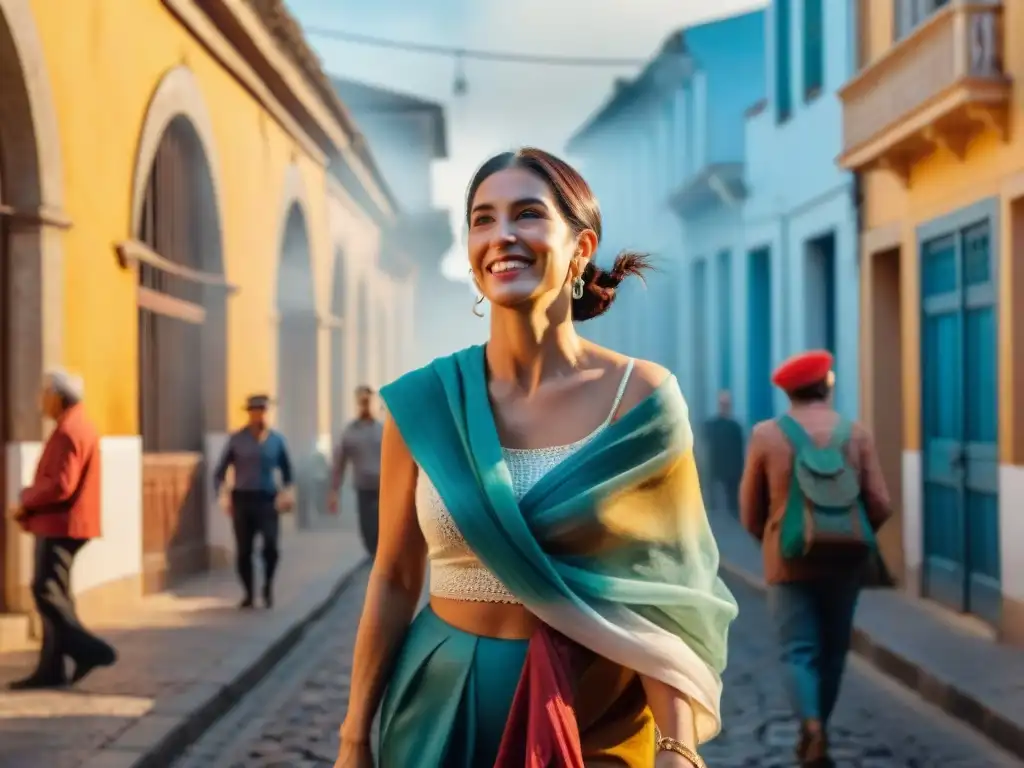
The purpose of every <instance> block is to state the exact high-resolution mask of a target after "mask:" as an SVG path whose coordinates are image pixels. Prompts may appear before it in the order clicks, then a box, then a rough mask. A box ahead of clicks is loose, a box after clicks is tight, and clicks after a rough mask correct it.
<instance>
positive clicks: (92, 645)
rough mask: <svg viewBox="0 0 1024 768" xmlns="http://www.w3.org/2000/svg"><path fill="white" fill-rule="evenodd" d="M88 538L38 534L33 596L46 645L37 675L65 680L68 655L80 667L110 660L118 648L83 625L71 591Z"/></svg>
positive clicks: (41, 655) (51, 679)
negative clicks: (73, 572)
mask: <svg viewBox="0 0 1024 768" xmlns="http://www.w3.org/2000/svg"><path fill="white" fill-rule="evenodd" d="M86 543H87V541H86V540H85V539H69V538H50V537H45V536H37V537H36V547H35V572H34V574H33V578H32V596H33V598H34V599H35V603H36V610H38V611H39V616H40V618H41V619H42V622H43V648H42V651H41V653H40V654H39V667H38V669H37V670H36V672H35V674H34V675H33V677H38V678H40V679H45V680H47V681H50V682H63V681H64V679H65V676H66V672H65V670H64V657H65V656H68V657H70V658H71V659H72V660H74V661H75V662H76V663H77V664H78V665H79V667H83V668H84V667H91V666H95V665H100V664H109V663H111V661H112V660H113V659H114V657H115V653H114V649H113V648H111V647H110V646H109V645H107V643H105V642H104V641H103V640H100V639H99V638H98V637H96V636H95V635H94V634H92V633H91V632H89V630H87V629H86V628H85V627H83V626H82V623H81V621H79V619H78V612H77V611H76V610H75V598H74V595H73V593H72V591H71V566H72V564H73V563H74V560H75V555H77V554H78V552H79V550H81V549H82V547H83V546H85V544H86Z"/></svg>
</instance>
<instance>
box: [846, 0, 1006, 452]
mask: <svg viewBox="0 0 1024 768" xmlns="http://www.w3.org/2000/svg"><path fill="white" fill-rule="evenodd" d="M867 1H868V2H871V0H867ZM872 8H873V9H874V6H872ZM1004 30H1005V35H1006V38H1005V43H1004V51H1005V60H1006V61H1005V65H1006V68H1007V70H1008V72H1009V74H1010V77H1011V78H1013V80H1014V81H1016V82H1021V80H1022V79H1024V3H1007V4H1006V6H1005V11H1004ZM862 35H865V37H864V38H863V40H862V45H863V46H864V48H863V50H865V51H866V52H867V57H868V61H874V60H877V58H878V57H879V56H880V55H881V54H882V53H884V51H885V49H886V48H887V47H888V45H889V44H890V41H891V40H892V18H891V13H878V12H873V13H872V14H871V15H870V16H869V17H868V25H867V28H866V29H864V30H862ZM1022 117H1024V89H1021V88H1019V87H1018V88H1015V89H1014V96H1013V104H1012V114H1011V130H1010V132H1009V135H1010V140H1009V141H1003V140H1001V139H1000V138H999V137H998V136H997V135H996V134H994V133H992V132H988V133H985V134H983V135H981V136H979V137H978V138H977V139H976V140H975V141H974V142H973V143H972V144H971V146H970V147H969V149H968V152H967V154H966V156H965V158H964V159H962V160H961V159H958V158H957V157H955V156H954V155H952V154H950V153H949V152H946V151H938V152H936V153H935V154H934V155H932V156H931V157H929V158H927V159H926V160H924V161H922V162H921V163H919V164H917V165H915V166H914V168H913V172H912V175H911V178H910V183H909V184H908V185H906V186H905V185H904V184H903V183H902V182H901V181H899V180H898V179H897V178H896V177H895V176H894V175H893V174H891V173H887V172H884V171H874V172H869V173H867V174H865V177H864V198H865V200H864V203H865V208H864V228H865V229H866V230H875V229H881V228H884V227H886V226H891V225H893V224H894V223H898V224H899V226H900V228H901V231H902V238H901V268H900V275H901V280H902V284H901V297H902V298H901V303H902V308H903V312H902V325H903V327H902V335H903V339H902V340H903V350H904V360H903V371H902V374H903V392H904V447H905V448H906V449H907V450H914V451H916V450H920V447H921V446H920V443H921V403H920V392H921V379H920V367H919V366H920V311H919V308H920V283H919V279H920V275H919V269H918V265H919V253H918V243H917V241H916V235H915V231H916V228H917V227H918V226H919V225H921V224H924V223H926V222H929V221H932V220H933V219H937V218H940V217H943V216H946V215H949V214H951V213H955V212H956V211H958V210H960V209H962V208H965V207H967V206H969V205H971V204H973V203H976V202H978V201H980V200H984V199H986V198H992V197H995V198H998V199H1000V216H999V233H998V238H999V254H998V270H999V274H1000V281H1001V283H1000V306H999V319H998V326H999V344H998V347H999V395H1000V408H999V440H1000V457H1001V460H1002V461H1004V462H1010V461H1012V459H1013V458H1014V457H1013V454H1014V452H1015V451H1014V448H1013V442H1014V429H1013V424H1014V421H1015V419H1014V417H1013V413H1014V408H1015V402H1014V400H1015V398H1014V397H1013V389H1014V361H1013V352H1012V350H1013V349H1014V348H1015V346H1017V347H1019V345H1020V341H1019V340H1018V341H1015V340H1014V339H1013V315H1014V308H1013V304H1014V301H1015V298H1014V295H1013V291H1012V290H1011V285H1012V282H1011V279H1010V278H1011V276H1012V274H1013V272H1012V264H1013V251H1014V248H1017V249H1020V248H1021V247H1022V245H1021V244H1020V243H1019V242H1014V240H1013V238H1012V237H1011V231H1012V219H1011V216H1010V202H1011V197H1013V196H1017V195H1019V194H1020V193H1021V191H1024V188H1022V187H1020V182H1019V181H1017V179H1019V178H1020V176H1019V175H1020V174H1021V173H1022V172H1024V135H1022V134H1021V131H1020V130H1014V127H1015V126H1017V125H1019V124H1020V122H1019V121H1020V120H1021V118H1022ZM1018 240H1019V238H1018ZM862 285H863V289H864V290H866V291H870V290H871V287H870V285H867V284H862ZM870 303H871V300H870V297H868V298H866V299H865V301H864V306H870ZM1018 386H1020V382H1018ZM1016 407H1018V408H1019V407H1020V406H1019V405H1018V406H1016Z"/></svg>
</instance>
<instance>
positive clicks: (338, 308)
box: [331, 250, 351, 442]
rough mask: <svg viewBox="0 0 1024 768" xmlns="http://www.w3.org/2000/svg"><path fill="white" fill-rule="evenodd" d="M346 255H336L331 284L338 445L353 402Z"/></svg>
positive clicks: (333, 434) (333, 396)
mask: <svg viewBox="0 0 1024 768" xmlns="http://www.w3.org/2000/svg"><path fill="white" fill-rule="evenodd" d="M345 270H346V268H345V255H344V254H343V253H342V252H341V251H340V250H338V251H336V252H335V254H334V277H333V279H332V281H331V315H332V316H333V317H334V322H335V323H336V325H335V326H334V327H333V328H332V329H331V440H332V442H333V441H337V440H338V438H339V437H340V435H341V431H342V430H343V429H344V428H345V422H346V418H345V416H346V413H347V411H348V404H349V402H350V401H351V396H350V393H349V389H350V386H349V379H350V378H351V377H350V376H348V375H346V374H347V373H348V372H347V371H346V366H347V365H348V355H347V352H348V343H347V340H348V334H349V325H348V315H347V310H348V306H347V305H348V296H347V291H348V277H347V274H346V271H345Z"/></svg>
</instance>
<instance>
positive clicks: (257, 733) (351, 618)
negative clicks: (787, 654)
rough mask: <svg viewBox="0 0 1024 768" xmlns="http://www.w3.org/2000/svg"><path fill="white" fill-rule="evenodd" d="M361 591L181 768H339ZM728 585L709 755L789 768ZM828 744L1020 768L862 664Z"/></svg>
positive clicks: (723, 766) (909, 760)
mask: <svg viewBox="0 0 1024 768" xmlns="http://www.w3.org/2000/svg"><path fill="white" fill-rule="evenodd" d="M365 583H366V582H365V574H364V575H363V577H362V578H361V579H359V580H356V581H354V582H353V584H352V586H351V587H350V589H349V590H348V592H347V593H345V594H344V595H343V596H342V598H341V599H340V600H339V602H338V603H337V605H336V606H335V607H334V608H333V609H332V610H331V611H330V612H329V613H328V614H326V615H325V617H324V619H323V620H322V621H321V622H320V624H319V625H318V626H317V627H316V628H315V629H313V630H312V631H311V632H310V633H309V634H308V635H307V637H306V638H305V639H304V640H303V642H302V643H301V644H300V645H299V646H298V647H296V649H295V650H294V651H293V652H292V653H291V654H290V655H289V656H288V657H287V658H286V659H285V660H284V661H283V662H282V663H281V665H280V666H279V667H278V668H277V669H276V670H275V671H274V672H273V673H271V674H270V675H269V676H268V677H267V678H266V679H265V680H264V682H263V683H262V684H261V685H260V687H258V688H257V689H256V690H255V691H253V693H252V694H250V695H249V696H248V697H247V698H246V699H245V700H244V701H243V702H241V703H240V704H239V705H238V706H237V707H236V708H235V709H234V710H233V711H232V712H231V713H229V714H228V715H227V716H226V717H225V718H224V719H223V720H221V721H220V722H219V723H218V724H217V725H216V726H214V727H213V728H212V729H211V730H210V731H208V732H207V734H206V736H204V738H203V739H202V740H201V741H199V742H198V743H197V744H195V745H194V746H193V747H192V749H191V751H190V752H189V753H188V754H187V755H185V756H184V757H183V758H182V759H181V760H179V761H178V763H177V764H176V765H175V768H313V767H314V766H317V767H319V766H331V765H332V764H333V759H334V756H335V754H336V750H337V738H336V735H335V734H336V731H337V728H338V724H339V723H340V721H341V718H342V716H343V714H344V710H345V702H346V698H347V695H348V684H349V674H350V669H351V654H352V642H353V638H354V634H355V627H356V623H357V620H358V616H359V611H360V608H361V604H362V599H363V590H364V589H365ZM731 586H732V587H733V589H734V592H735V594H736V597H737V599H738V600H739V602H740V606H741V609H740V618H739V620H738V622H737V625H736V626H735V628H734V630H733V633H732V647H731V656H730V666H729V670H728V672H727V673H726V684H725V698H724V703H723V708H724V715H725V722H726V727H725V730H724V732H723V733H722V735H721V736H719V738H718V739H716V740H715V741H714V742H712V743H711V744H708V745H705V747H704V748H703V750H702V751H703V753H704V756H705V759H706V760H707V762H708V764H709V765H710V766H712V768H741V767H743V768H746V767H748V766H749V767H751V768H753V767H754V766H758V767H760V768H788V766H792V765H793V759H792V747H793V742H794V739H795V733H796V724H795V723H794V722H793V721H792V719H791V718H790V716H789V712H788V710H787V708H786V698H785V694H784V689H783V685H782V681H781V675H780V671H779V669H778V665H777V663H776V661H775V648H774V644H773V639H772V634H771V631H770V624H769V623H768V615H767V611H766V609H765V605H764V600H763V598H762V597H761V596H760V595H759V594H758V593H757V592H755V591H753V590H752V589H750V588H749V587H747V586H746V585H743V584H740V583H738V582H737V583H732V582H731ZM832 740H833V753H834V757H835V759H836V762H837V768H897V767H900V768H902V767H906V768H925V767H926V766H927V767H929V768H930V767H931V766H943V767H944V768H947V767H955V766H963V768H1001V767H1002V766H1020V765H1021V763H1020V762H1019V761H1017V760H1015V759H1014V758H1013V757H1011V756H1009V755H1006V754H1005V753H1003V752H1001V751H999V750H997V749H995V748H994V747H992V746H991V745H990V744H989V742H987V741H985V740H984V739H983V738H981V737H980V736H978V735H976V734H975V733H974V732H972V731H970V730H969V729H967V728H966V727H965V726H963V725H961V724H960V723H958V722H956V721H954V720H951V719H950V718H948V717H946V716H945V715H944V714H943V713H942V712H940V711H939V710H938V709H935V708H933V707H931V706H929V705H926V704H923V703H922V702H921V701H920V700H919V699H918V698H917V697H916V696H914V695H913V694H911V693H909V692H907V691H905V690H904V689H902V688H900V687H898V686H897V685H896V684H894V683H892V682H890V681H889V680H888V679H886V678H884V677H882V676H881V675H880V674H879V673H877V672H875V671H874V670H873V669H871V668H869V667H867V666H866V665H864V664H863V663H862V662H860V661H859V660H856V659H852V660H851V666H850V669H849V672H848V674H847V678H846V681H845V686H844V690H843V698H842V701H841V703H840V706H839V708H838V711H837V713H836V717H835V722H834V724H833V735H832ZM387 768H406V767H404V766H402V767H399V766H388V767H387ZM409 768H413V767H411V766H410V767H409Z"/></svg>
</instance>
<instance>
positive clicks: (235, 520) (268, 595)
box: [213, 395, 295, 608]
mask: <svg viewBox="0 0 1024 768" xmlns="http://www.w3.org/2000/svg"><path fill="white" fill-rule="evenodd" d="M269 407H270V398H269V397H268V396H267V395H252V396H250V397H249V398H248V400H246V404H245V409H246V411H247V412H248V414H249V423H248V424H246V425H245V426H244V427H242V428H241V429H240V430H238V431H237V432H235V433H234V434H232V435H231V437H230V438H228V444H227V445H226V446H225V447H224V452H223V453H222V454H221V457H220V461H218V462H217V467H216V469H215V470H214V475H213V484H214V491H215V492H216V493H217V494H218V496H219V495H220V493H221V488H222V486H223V484H224V480H225V477H226V476H227V471H228V468H229V467H233V468H234V471H235V478H234V485H233V487H232V488H231V493H230V496H229V497H228V501H227V502H226V503H225V505H224V506H225V511H226V512H227V513H228V514H230V515H231V523H232V526H233V527H234V532H235V564H236V567H237V569H238V578H239V579H240V580H241V582H242V589H243V590H244V594H243V596H242V602H241V604H240V606H239V607H241V608H252V607H253V604H254V600H253V596H254V583H253V564H252V558H253V550H254V548H255V546H256V537H257V536H259V538H260V540H261V541H260V545H261V552H262V555H263V603H264V605H265V606H266V607H267V608H271V607H273V605H274V574H275V573H276V572H277V564H278V560H279V558H280V547H279V539H280V535H281V520H280V514H281V513H282V512H287V511H290V510H291V509H292V508H293V507H294V505H295V494H294V488H293V486H292V482H293V475H292V463H291V459H290V458H289V457H288V446H287V444H286V443H285V439H284V437H283V436H282V435H281V433H280V432H278V431H277V430H274V429H271V428H270V425H269V424H268V422H267V410H268V408H269ZM275 473H280V479H278V477H277V476H276V475H275Z"/></svg>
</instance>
